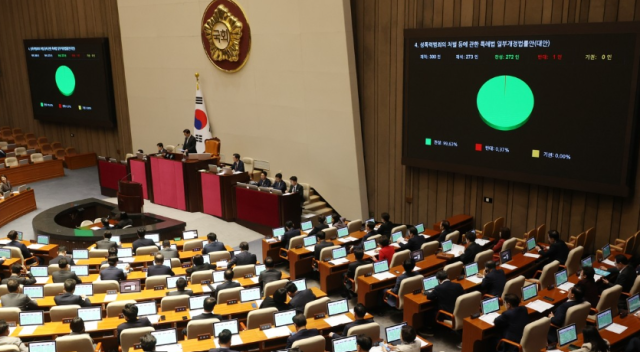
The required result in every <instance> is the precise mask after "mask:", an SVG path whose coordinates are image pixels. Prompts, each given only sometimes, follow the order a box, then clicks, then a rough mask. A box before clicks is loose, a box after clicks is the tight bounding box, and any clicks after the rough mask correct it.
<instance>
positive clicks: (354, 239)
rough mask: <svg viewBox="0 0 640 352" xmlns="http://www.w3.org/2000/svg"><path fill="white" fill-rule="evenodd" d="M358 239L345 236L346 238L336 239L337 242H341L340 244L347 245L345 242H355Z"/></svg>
mask: <svg viewBox="0 0 640 352" xmlns="http://www.w3.org/2000/svg"><path fill="white" fill-rule="evenodd" d="M357 240H358V239H357V238H355V237H351V236H347V237H343V238H340V239H338V241H340V242H342V243H347V242H353V241H357Z"/></svg>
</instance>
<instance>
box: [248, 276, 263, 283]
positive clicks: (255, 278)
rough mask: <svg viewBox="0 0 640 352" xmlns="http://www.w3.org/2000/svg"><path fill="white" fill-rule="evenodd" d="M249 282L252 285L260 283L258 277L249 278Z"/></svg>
mask: <svg viewBox="0 0 640 352" xmlns="http://www.w3.org/2000/svg"><path fill="white" fill-rule="evenodd" d="M249 280H251V281H252V282H253V283H254V284H257V283H258V282H260V277H259V276H254V277H252V278H250V279H249Z"/></svg>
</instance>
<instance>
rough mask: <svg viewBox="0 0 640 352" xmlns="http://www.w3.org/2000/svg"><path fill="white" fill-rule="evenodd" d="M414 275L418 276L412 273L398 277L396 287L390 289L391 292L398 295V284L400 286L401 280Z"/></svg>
mask: <svg viewBox="0 0 640 352" xmlns="http://www.w3.org/2000/svg"><path fill="white" fill-rule="evenodd" d="M415 275H418V274H417V273H414V272H410V273H407V272H404V273H402V274H401V275H400V276H398V277H396V285H395V286H394V287H393V288H392V289H391V292H393V293H395V294H398V291H400V284H402V280H404V279H407V278H410V277H413V276H415Z"/></svg>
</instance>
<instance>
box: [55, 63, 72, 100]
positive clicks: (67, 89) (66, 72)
mask: <svg viewBox="0 0 640 352" xmlns="http://www.w3.org/2000/svg"><path fill="white" fill-rule="evenodd" d="M56 85H57V86H58V89H59V90H60V93H62V95H64V96H66V97H68V96H70V95H71V94H73V91H74V90H76V76H75V75H74V74H73V71H71V69H70V68H69V67H67V66H64V65H63V66H60V67H58V69H57V70H56Z"/></svg>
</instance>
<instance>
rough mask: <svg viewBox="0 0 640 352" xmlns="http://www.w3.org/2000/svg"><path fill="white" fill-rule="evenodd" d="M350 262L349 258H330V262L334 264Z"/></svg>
mask: <svg viewBox="0 0 640 352" xmlns="http://www.w3.org/2000/svg"><path fill="white" fill-rule="evenodd" d="M348 262H349V259H347V258H340V259H334V260H330V261H329V263H331V264H333V265H340V264H346V263H348Z"/></svg>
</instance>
